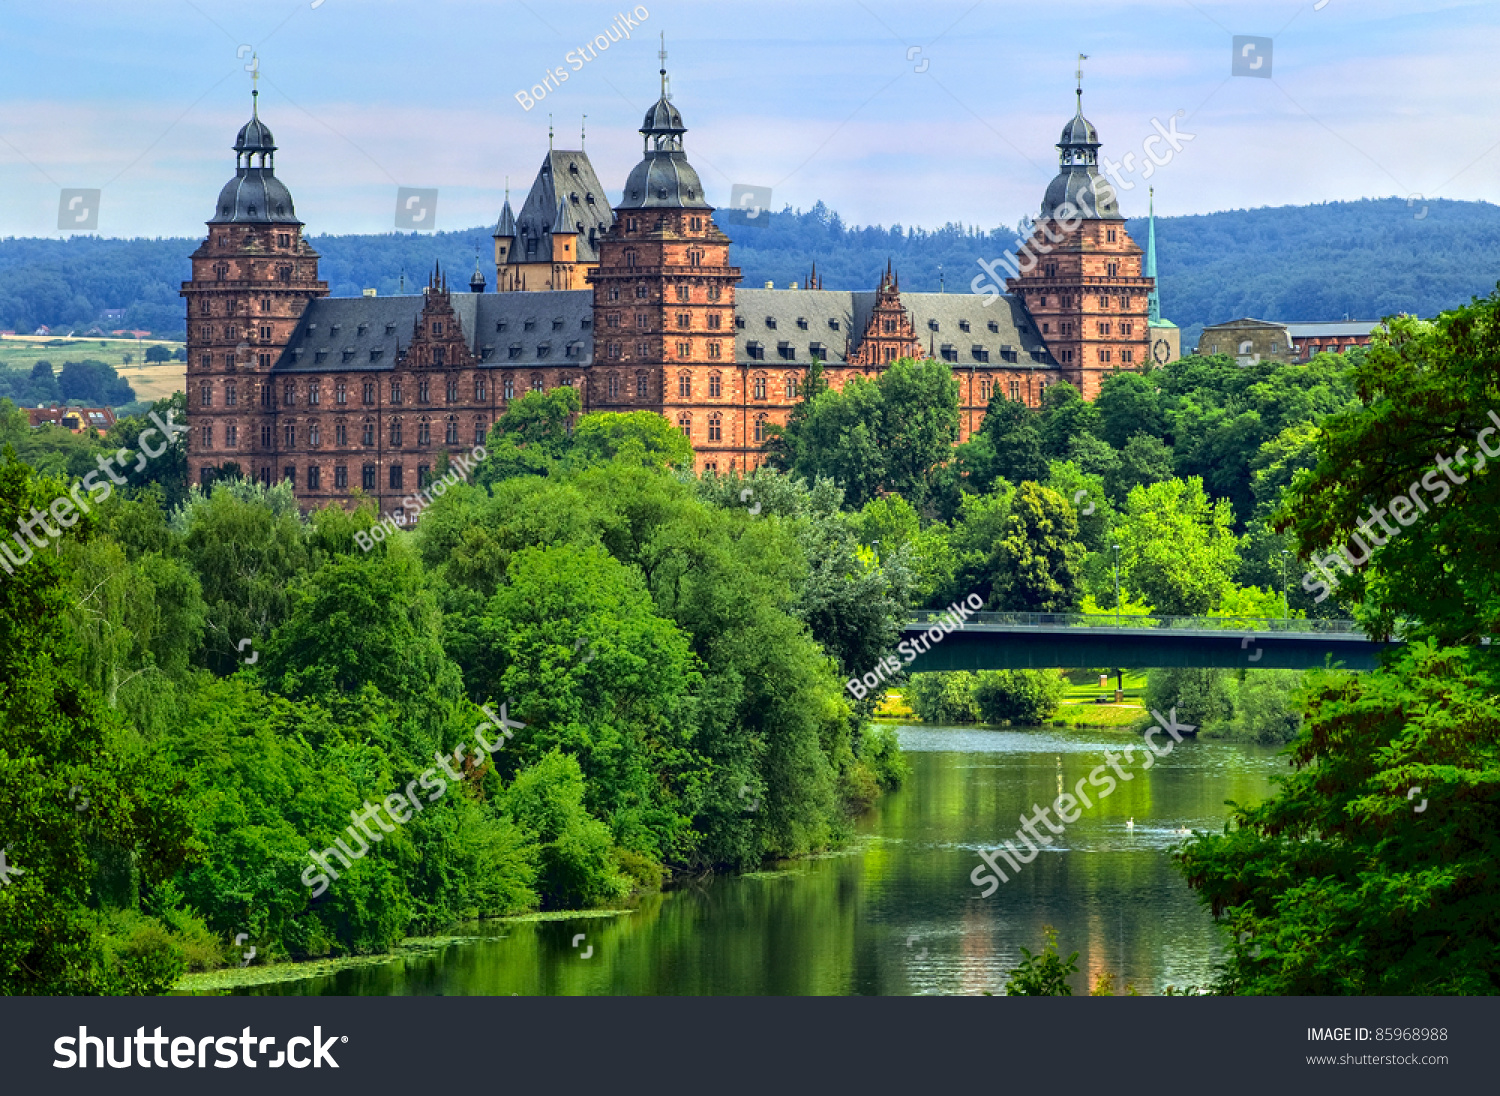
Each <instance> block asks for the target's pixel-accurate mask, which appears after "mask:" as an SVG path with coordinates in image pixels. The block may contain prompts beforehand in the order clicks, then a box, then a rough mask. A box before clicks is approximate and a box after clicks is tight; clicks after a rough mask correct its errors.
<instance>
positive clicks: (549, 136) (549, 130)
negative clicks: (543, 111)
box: [547, 114, 552, 152]
mask: <svg viewBox="0 0 1500 1096" xmlns="http://www.w3.org/2000/svg"><path fill="white" fill-rule="evenodd" d="M547 151H548V152H551V151H552V115H550V114H549V115H547Z"/></svg>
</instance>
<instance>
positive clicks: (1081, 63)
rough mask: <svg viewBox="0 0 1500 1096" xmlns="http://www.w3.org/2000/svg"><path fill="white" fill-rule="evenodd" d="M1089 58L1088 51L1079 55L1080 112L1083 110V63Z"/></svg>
mask: <svg viewBox="0 0 1500 1096" xmlns="http://www.w3.org/2000/svg"><path fill="white" fill-rule="evenodd" d="M1088 59H1089V55H1088V54H1086V53H1080V54H1079V55H1078V71H1077V73H1076V75H1077V77H1078V111H1079V113H1080V114H1081V113H1082V112H1083V63H1084V62H1085V61H1087V60H1088Z"/></svg>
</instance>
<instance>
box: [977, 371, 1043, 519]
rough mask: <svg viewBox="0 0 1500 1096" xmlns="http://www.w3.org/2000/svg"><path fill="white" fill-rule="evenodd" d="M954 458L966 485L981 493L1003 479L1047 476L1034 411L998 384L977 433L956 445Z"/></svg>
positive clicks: (1012, 480) (1008, 480)
mask: <svg viewBox="0 0 1500 1096" xmlns="http://www.w3.org/2000/svg"><path fill="white" fill-rule="evenodd" d="M956 458H957V461H958V464H959V467H960V469H961V470H962V471H964V472H965V473H966V483H965V487H966V489H967V490H969V491H973V492H974V493H976V494H984V493H985V492H987V491H989V490H990V489H991V488H992V487H993V486H994V485H995V483H996V482H997V481H999V480H1002V479H1003V480H1006V481H1007V482H1009V483H1020V482H1021V481H1022V480H1035V481H1037V482H1041V481H1042V480H1044V479H1046V478H1047V461H1046V458H1045V457H1044V456H1043V455H1042V433H1041V428H1040V426H1039V425H1038V423H1037V414H1036V412H1035V411H1032V410H1031V409H1030V408H1028V407H1027V406H1026V405H1025V404H1024V403H1019V402H1014V403H1013V402H1011V401H1010V400H1008V399H1006V398H1005V397H1004V396H1003V395H1001V393H1000V388H999V386H998V385H997V386H996V388H995V394H994V395H993V396H992V397H990V405H989V409H988V410H987V411H986V412H985V415H984V422H983V424H981V426H980V428H979V431H978V433H976V434H974V436H973V437H971V438H970V439H969V440H968V441H967V442H966V443H964V444H963V445H961V446H959V448H958V453H957V454H956Z"/></svg>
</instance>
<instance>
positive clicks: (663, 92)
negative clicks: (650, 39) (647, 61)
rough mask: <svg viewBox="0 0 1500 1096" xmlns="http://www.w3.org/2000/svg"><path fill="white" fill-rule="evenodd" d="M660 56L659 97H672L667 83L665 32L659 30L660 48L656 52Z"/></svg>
mask: <svg viewBox="0 0 1500 1096" xmlns="http://www.w3.org/2000/svg"><path fill="white" fill-rule="evenodd" d="M656 56H657V57H659V58H661V97H662V98H663V99H670V98H672V89H671V88H670V87H668V85H667V32H666V31H662V32H661V49H660V50H659V51H658V52H657V54H656Z"/></svg>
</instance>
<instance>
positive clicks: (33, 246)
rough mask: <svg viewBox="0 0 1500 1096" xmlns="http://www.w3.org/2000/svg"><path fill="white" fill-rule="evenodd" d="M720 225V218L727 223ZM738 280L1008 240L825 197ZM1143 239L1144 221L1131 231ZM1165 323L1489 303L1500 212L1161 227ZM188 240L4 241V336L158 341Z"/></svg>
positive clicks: (978, 250) (470, 246)
mask: <svg viewBox="0 0 1500 1096" xmlns="http://www.w3.org/2000/svg"><path fill="white" fill-rule="evenodd" d="M724 219H726V218H722V217H721V220H724ZM725 228H726V230H727V231H728V233H729V234H730V236H731V237H732V238H733V239H734V241H735V246H734V248H733V250H732V258H733V261H734V262H735V263H736V264H737V265H739V266H740V268H741V269H742V270H743V271H744V277H745V280H744V284H745V285H747V286H754V287H757V288H758V287H760V286H762V285H764V284H765V283H766V282H768V281H769V282H774V283H775V284H776V285H777V286H786V285H788V284H790V283H791V282H794V281H795V282H799V283H802V282H804V281H805V280H806V278H807V275H808V271H809V270H810V269H811V267H812V264H813V262H814V261H816V262H817V265H818V273H819V275H820V276H821V277H822V279H823V286H824V288H826V289H873V288H874V287H875V285H876V283H877V281H878V279H879V276H880V273H881V272H882V271H883V270H884V269H885V264H886V262H887V261H894V262H895V264H896V267H897V269H898V271H899V273H900V277H901V286H902V288H903V289H913V290H926V291H935V290H937V289H938V288H939V284H940V283H939V279H940V278H941V280H942V284H943V285H944V287H945V288H946V290H947V291H948V292H950V293H964V292H968V291H969V284H970V282H971V281H972V280H973V279H974V277H975V276H976V275H978V274H979V273H980V269H979V266H978V260H980V259H996V258H999V257H1000V256H1001V255H1002V254H1003V253H1004V252H1005V251H1007V250H1009V249H1010V248H1012V247H1014V246H1015V244H1016V235H1015V232H1014V230H1013V229H1010V228H993V229H980V228H978V227H974V226H963V225H955V224H949V225H945V226H943V227H942V228H938V229H920V228H904V227H902V226H900V225H895V226H892V227H890V228H883V227H879V226H873V227H865V228H853V227H849V226H846V225H845V224H844V223H843V222H842V220H841V219H840V218H839V216H838V214H837V213H835V212H833V211H831V210H829V209H828V208H827V207H825V206H824V205H823V204H822V203H819V204H818V205H817V206H815V207H814V208H813V209H811V210H807V211H801V210H796V211H794V210H790V209H788V210H785V211H783V212H781V213H775V214H771V215H770V222H769V224H768V225H767V226H766V227H764V228H748V227H743V226H741V225H734V224H730V225H726V226H725ZM1130 232H1131V234H1132V235H1133V236H1134V237H1135V239H1136V240H1137V241H1139V242H1140V243H1141V244H1142V245H1144V243H1145V238H1146V225H1145V222H1144V221H1143V220H1133V221H1131V222H1130ZM1156 234H1157V252H1158V260H1159V265H1160V277H1161V295H1162V310H1163V314H1164V315H1165V316H1166V317H1167V318H1168V319H1171V320H1174V321H1176V322H1177V323H1178V324H1180V325H1181V326H1182V327H1183V328H1185V329H1187V330H1186V331H1185V336H1187V338H1185V339H1184V345H1191V344H1192V342H1191V339H1192V337H1194V336H1196V331H1197V328H1199V327H1201V325H1203V324H1205V323H1216V322H1220V321H1223V320H1230V319H1235V318H1237V317H1240V316H1257V317H1261V318H1265V319H1279V320H1331V319H1342V318H1343V317H1344V316H1345V315H1346V314H1347V315H1348V316H1349V317H1350V318H1352V319H1377V318H1379V317H1381V316H1384V315H1387V314H1390V313H1393V312H1415V313H1417V314H1418V315H1424V316H1425V315H1433V314H1434V313H1436V312H1439V311H1441V310H1443V309H1445V308H1452V307H1454V306H1456V305H1458V304H1462V303H1464V302H1466V301H1468V300H1469V298H1470V297H1473V296H1484V295H1486V294H1488V293H1489V292H1490V291H1491V290H1492V289H1493V288H1494V286H1495V283H1496V281H1497V279H1500V206H1495V205H1491V204H1489V203H1487V202H1456V201H1431V202H1417V203H1414V204H1412V205H1408V204H1407V202H1406V201H1405V200H1404V199H1399V198H1386V199H1378V200H1373V199H1371V200H1365V201H1359V202H1330V203H1325V204H1322V205H1314V206H1284V207H1281V208H1279V209H1240V210H1227V211H1225V212H1222V213H1210V214H1204V215H1200V216H1192V217H1165V218H1159V219H1158V220H1157V225H1156ZM312 242H313V245H314V246H315V247H316V248H317V249H318V251H319V252H320V253H321V254H322V256H323V263H322V272H323V277H324V278H325V279H327V281H328V282H329V287H330V289H331V291H332V292H333V293H334V294H335V295H336V296H353V295H357V294H358V293H359V291H360V290H361V289H364V288H367V287H374V288H375V289H377V290H378V291H379V292H380V293H381V294H390V293H395V292H397V290H398V287H399V285H400V283H401V278H402V276H403V274H404V277H405V284H406V288H407V290H408V291H411V290H412V289H413V288H414V287H415V286H418V285H421V284H423V283H425V281H426V278H427V273H428V272H429V271H430V270H431V269H432V264H433V262H434V260H440V261H441V262H442V263H443V266H444V267H445V268H446V269H447V271H448V274H449V284H450V285H452V286H456V287H457V286H466V285H467V283H468V279H469V274H470V272H472V271H473V269H474V263H475V256H476V254H477V255H478V257H479V260H480V265H481V269H483V270H485V271H486V280H487V281H489V282H490V283H491V285H493V282H494V273H493V266H492V260H491V258H490V257H491V255H492V244H491V241H490V229H489V228H488V227H476V228H472V229H466V230H463V231H457V232H442V233H437V234H435V235H417V234H410V235H394V234H382V235H366V236H318V237H314V238H313V240H312ZM197 245H198V241H197V240H187V239H155V240H147V239H137V240H116V239H97V238H93V237H77V238H74V239H70V240H53V239H15V238H12V239H7V240H3V241H0V327H5V328H14V329H16V330H18V331H27V332H29V331H31V330H33V329H35V328H36V326H37V325H38V324H44V323H45V324H47V325H49V326H52V327H57V326H59V325H61V326H63V327H65V328H76V329H78V330H80V331H81V330H83V329H85V328H87V327H89V326H92V325H94V324H95V323H99V322H100V320H99V314H100V312H101V310H103V309H106V308H125V309H127V310H128V311H127V315H126V317H125V318H124V319H123V320H113V321H110V322H108V323H101V326H103V327H105V328H107V329H108V328H115V327H136V328H145V329H147V330H150V331H155V332H157V333H159V334H171V333H180V332H181V331H182V330H183V311H182V302H181V300H180V299H179V298H178V296H177V291H178V287H179V285H180V283H181V282H182V280H183V279H184V278H185V277H186V276H187V273H188V256H189V254H191V252H192V251H193V249H194V248H195V247H197Z"/></svg>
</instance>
